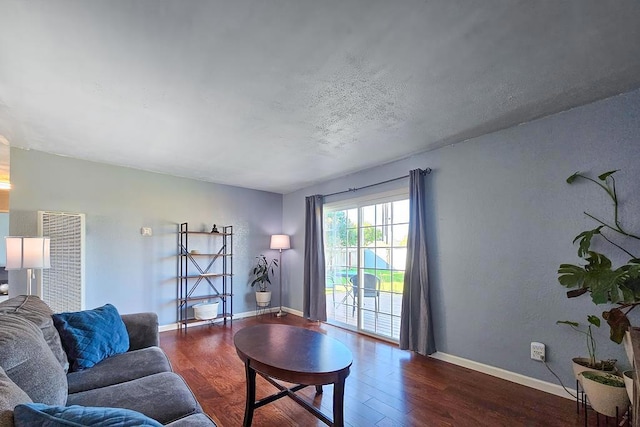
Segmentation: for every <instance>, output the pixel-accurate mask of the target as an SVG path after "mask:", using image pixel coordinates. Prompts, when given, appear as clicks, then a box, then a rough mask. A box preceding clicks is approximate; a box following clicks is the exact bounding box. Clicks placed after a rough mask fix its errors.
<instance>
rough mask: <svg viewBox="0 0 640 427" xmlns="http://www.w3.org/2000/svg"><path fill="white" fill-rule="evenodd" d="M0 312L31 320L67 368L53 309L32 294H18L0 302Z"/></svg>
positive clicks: (67, 363)
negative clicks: (52, 316)
mask: <svg viewBox="0 0 640 427" xmlns="http://www.w3.org/2000/svg"><path fill="white" fill-rule="evenodd" d="M0 313H9V314H16V315H18V316H21V317H24V318H25V319H27V320H30V321H31V322H33V323H34V324H35V325H36V326H38V327H39V328H40V329H41V330H42V335H43V336H44V339H45V341H46V342H47V345H48V346H49V348H50V349H51V351H52V352H53V355H54V356H55V357H56V359H58V361H59V362H60V365H62V368H63V369H64V371H65V372H67V370H68V369H69V362H68V360H67V354H66V353H65V352H64V349H63V348H62V343H61V342H60V335H58V331H57V330H56V328H55V326H54V325H53V319H52V318H51V315H52V314H53V311H51V309H50V308H49V306H48V305H47V304H45V303H44V301H42V300H41V299H40V298H38V297H37V296H34V295H19V296H17V297H15V298H11V299H8V300H6V301H3V302H1V303H0Z"/></svg>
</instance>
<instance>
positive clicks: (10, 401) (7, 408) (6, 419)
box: [0, 368, 31, 427]
mask: <svg viewBox="0 0 640 427" xmlns="http://www.w3.org/2000/svg"><path fill="white" fill-rule="evenodd" d="M23 403H31V399H30V398H29V396H27V393H25V392H24V391H22V389H21V388H20V387H18V386H17V385H16V383H14V382H13V381H11V379H10V378H9V377H8V376H7V374H5V372H4V370H3V369H2V368H0V426H3V427H8V426H12V425H13V408H15V407H16V406H17V405H20V404H23Z"/></svg>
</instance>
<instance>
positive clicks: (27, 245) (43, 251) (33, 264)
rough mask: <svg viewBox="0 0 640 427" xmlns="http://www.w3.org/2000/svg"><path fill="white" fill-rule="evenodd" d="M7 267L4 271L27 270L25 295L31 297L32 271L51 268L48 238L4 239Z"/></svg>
mask: <svg viewBox="0 0 640 427" xmlns="http://www.w3.org/2000/svg"><path fill="white" fill-rule="evenodd" d="M5 242H6V245H7V266H6V267H5V270H24V269H26V270H27V279H28V280H27V295H32V287H31V279H32V278H35V274H34V271H33V270H34V269H42V268H51V258H50V254H49V248H50V245H51V240H50V239H49V238H48V237H11V236H9V237H5Z"/></svg>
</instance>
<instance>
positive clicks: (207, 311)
mask: <svg viewBox="0 0 640 427" xmlns="http://www.w3.org/2000/svg"><path fill="white" fill-rule="evenodd" d="M219 305H220V301H214V302H201V303H198V304H194V305H193V317H195V318H196V319H198V320H211V319H215V318H216V317H218V306H219Z"/></svg>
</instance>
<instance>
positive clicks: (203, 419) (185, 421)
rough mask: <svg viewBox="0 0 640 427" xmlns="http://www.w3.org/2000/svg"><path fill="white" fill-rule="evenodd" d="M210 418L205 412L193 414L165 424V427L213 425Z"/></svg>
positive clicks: (207, 426) (214, 424) (202, 426)
mask: <svg viewBox="0 0 640 427" xmlns="http://www.w3.org/2000/svg"><path fill="white" fill-rule="evenodd" d="M215 426H216V423H214V422H213V421H212V420H211V418H209V417H208V416H207V415H205V414H202V413H201V414H193V415H189V416H188V417H184V418H180V419H179V420H177V421H174V422H172V423H169V424H167V427H215Z"/></svg>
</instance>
